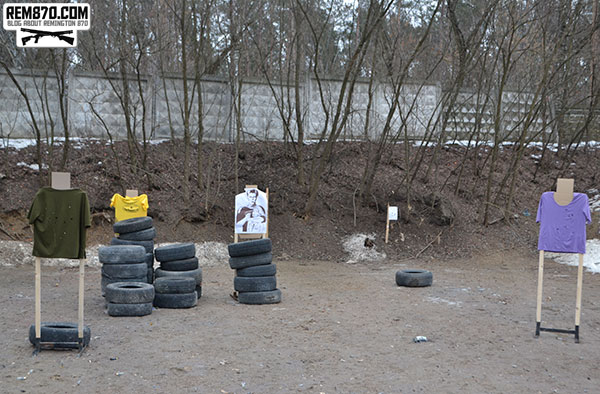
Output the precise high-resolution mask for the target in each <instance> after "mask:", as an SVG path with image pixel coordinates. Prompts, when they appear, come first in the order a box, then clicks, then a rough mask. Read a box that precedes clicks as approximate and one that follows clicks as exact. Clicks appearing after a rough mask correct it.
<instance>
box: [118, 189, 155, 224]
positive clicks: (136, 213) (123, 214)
mask: <svg viewBox="0 0 600 394" xmlns="http://www.w3.org/2000/svg"><path fill="white" fill-rule="evenodd" d="M110 206H111V208H114V209H115V219H116V221H117V222H120V221H121V220H125V219H131V218H139V217H142V216H146V215H147V213H148V196H147V195H145V194H141V195H139V196H137V197H123V196H122V195H120V194H118V193H117V194H115V195H114V196H112V198H111V199H110Z"/></svg>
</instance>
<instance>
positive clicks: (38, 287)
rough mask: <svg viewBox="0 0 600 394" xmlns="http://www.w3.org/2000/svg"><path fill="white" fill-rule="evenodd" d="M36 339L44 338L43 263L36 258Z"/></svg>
mask: <svg viewBox="0 0 600 394" xmlns="http://www.w3.org/2000/svg"><path fill="white" fill-rule="evenodd" d="M35 337H36V339H40V338H41V337H42V263H41V259H40V258H39V257H36V258H35Z"/></svg>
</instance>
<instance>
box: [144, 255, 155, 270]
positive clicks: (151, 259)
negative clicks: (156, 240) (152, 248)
mask: <svg viewBox="0 0 600 394" xmlns="http://www.w3.org/2000/svg"><path fill="white" fill-rule="evenodd" d="M146 265H147V266H148V268H154V254H153V253H146Z"/></svg>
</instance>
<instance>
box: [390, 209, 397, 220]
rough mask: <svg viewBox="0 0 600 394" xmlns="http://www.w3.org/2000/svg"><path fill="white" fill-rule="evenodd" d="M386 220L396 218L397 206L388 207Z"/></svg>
mask: <svg viewBox="0 0 600 394" xmlns="http://www.w3.org/2000/svg"><path fill="white" fill-rule="evenodd" d="M388 220H398V207H388Z"/></svg>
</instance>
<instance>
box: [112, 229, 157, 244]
mask: <svg viewBox="0 0 600 394" xmlns="http://www.w3.org/2000/svg"><path fill="white" fill-rule="evenodd" d="M154 238H156V230H155V229H154V227H150V228H147V229H145V230H140V231H135V232H133V233H124V234H122V233H121V234H119V239H123V240H126V241H151V240H153V239H154Z"/></svg>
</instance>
